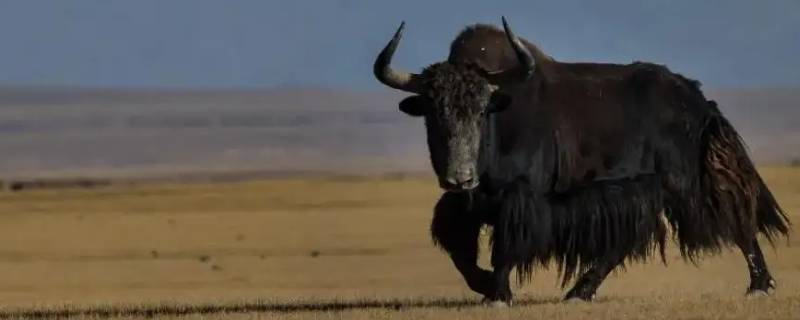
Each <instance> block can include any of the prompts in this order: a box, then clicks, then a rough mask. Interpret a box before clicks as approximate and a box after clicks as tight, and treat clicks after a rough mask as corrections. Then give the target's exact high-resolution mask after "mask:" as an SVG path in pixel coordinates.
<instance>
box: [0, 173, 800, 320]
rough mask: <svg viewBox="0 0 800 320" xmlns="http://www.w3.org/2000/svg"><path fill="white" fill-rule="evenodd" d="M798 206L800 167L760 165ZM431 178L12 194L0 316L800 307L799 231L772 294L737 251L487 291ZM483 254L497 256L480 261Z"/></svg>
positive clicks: (570, 313)
mask: <svg viewBox="0 0 800 320" xmlns="http://www.w3.org/2000/svg"><path fill="white" fill-rule="evenodd" d="M761 171H762V173H763V175H764V176H765V178H766V179H767V182H768V184H769V185H770V187H771V188H772V189H773V191H774V192H775V193H776V196H777V197H778V199H779V201H780V202H781V204H782V205H783V206H784V207H785V208H786V209H787V210H788V211H789V213H790V214H792V218H793V221H798V220H800V219H798V218H797V217H798V216H797V215H795V214H794V213H796V212H798V209H800V169H791V168H763V169H762V170H761ZM438 194H439V191H438V190H437V189H436V185H435V183H434V182H433V181H432V180H430V179H426V178H406V179H378V178H375V179H370V178H365V179H346V178H316V179H309V178H304V179H282V180H266V181H258V182H244V183H229V184H192V185H179V184H174V185H148V186H132V187H124V186H120V187H112V188H108V189H97V190H63V191H58V190H51V191H36V192H28V193H3V194H0V217H2V219H3V223H2V224H0V243H2V245H0V318H15V317H63V316H74V317H79V318H105V317H131V318H138V317H149V316H159V317H164V318H182V319H183V318H189V319H195V318H197V319H208V318H225V319H230V318H234V319H253V318H256V319H261V318H266V319H271V318H290V319H298V318H303V319H305V318H322V319H328V318H337V319H338V318H346V319H350V318H353V319H372V318H414V319H418V318H422V319H425V318H427V319H444V318H467V319H482V318H497V317H500V318H509V319H515V318H521V317H526V318H531V317H535V318H552V319H572V318H588V317H592V318H653V319H661V318H664V319H666V318H726V319H727V318H769V319H774V318H798V317H800V250H798V249H797V244H798V243H800V242H798V240H796V239H791V240H790V241H788V242H791V244H793V245H790V246H787V243H786V241H784V242H781V243H778V246H777V249H776V250H772V249H766V253H767V259H768V261H769V264H770V266H771V268H772V271H773V273H774V275H775V277H776V278H777V280H778V282H779V289H778V294H777V296H775V297H771V298H767V299H762V300H757V301H747V300H745V299H744V298H743V297H742V294H743V293H744V290H745V288H746V286H747V284H748V280H747V273H746V268H745V265H744V261H743V259H742V258H741V256H740V255H739V253H738V252H736V251H731V252H726V253H723V254H722V255H720V256H716V257H709V258H707V259H704V260H703V262H702V263H701V264H700V266H699V267H695V266H692V265H691V264H687V263H684V262H683V261H682V260H681V259H680V257H679V256H678V255H677V253H676V252H675V251H674V250H671V251H670V254H669V265H668V266H663V265H661V264H659V263H651V264H647V265H632V266H630V267H629V268H628V270H627V271H625V272H619V273H616V274H614V275H612V277H611V278H610V279H609V280H608V281H607V282H606V283H605V284H604V286H603V287H602V288H601V289H600V292H599V301H598V302H597V303H592V304H585V305H564V304H561V303H558V301H559V299H560V297H561V295H562V294H563V292H562V290H561V289H560V288H558V287H557V286H556V276H555V274H554V272H552V271H541V272H538V273H537V275H536V276H535V278H534V281H533V283H531V284H528V285H525V286H523V287H521V288H515V291H516V293H517V297H518V302H517V306H515V307H513V308H510V309H506V310H492V309H486V308H484V307H482V306H479V305H476V304H477V301H478V299H479V297H477V296H476V295H474V294H473V293H471V292H470V291H469V290H468V289H467V288H466V286H465V285H464V284H463V282H462V280H461V278H460V276H459V275H458V273H457V272H456V271H455V269H454V268H453V267H452V266H451V265H450V262H449V260H448V258H447V257H446V256H445V255H444V254H442V253H441V252H439V251H438V250H437V249H436V248H434V247H433V246H432V244H431V243H430V240H429V236H428V234H427V233H428V232H427V229H428V224H429V221H430V214H431V208H432V206H433V203H434V202H435V200H436V198H437V197H438ZM483 262H484V263H485V261H483Z"/></svg>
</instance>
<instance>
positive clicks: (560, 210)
mask: <svg viewBox="0 0 800 320" xmlns="http://www.w3.org/2000/svg"><path fill="white" fill-rule="evenodd" d="M504 193H505V194H504V195H503V199H504V200H503V205H502V207H501V210H500V212H499V214H498V217H497V221H496V223H495V225H494V233H493V238H492V239H493V251H494V252H493V258H494V257H501V258H500V259H510V260H511V261H512V263H513V264H514V265H515V266H516V267H517V272H518V280H519V281H520V282H523V281H526V280H528V279H529V278H530V276H531V274H532V272H533V269H534V268H535V267H536V266H537V265H541V266H548V265H549V263H550V262H551V261H555V262H556V264H557V266H558V269H559V272H560V274H561V276H562V285H566V284H567V283H568V282H569V281H570V280H571V279H572V278H573V277H574V276H575V275H576V274H578V273H582V272H585V271H586V270H588V269H589V268H591V267H592V266H593V265H594V264H596V263H598V262H600V261H601V260H602V259H609V258H611V259H629V260H645V259H646V258H648V257H650V256H652V254H653V253H655V252H659V253H660V254H661V257H662V259H663V256H664V244H665V241H666V226H665V224H664V222H663V219H662V218H661V216H660V214H659V213H660V211H661V208H662V194H661V187H660V182H659V179H658V177H657V176H655V175H646V176H639V177H636V178H632V179H620V180H613V181H611V180H609V181H604V182H600V183H597V184H593V185H591V186H587V187H585V188H582V189H576V190H572V191H570V192H569V193H565V194H536V193H535V192H534V191H533V190H531V189H530V188H529V186H528V184H526V183H524V182H520V183H516V184H514V185H513V187H511V189H509V190H506V191H505V192H504ZM506 261H507V260H506ZM493 262H495V261H493ZM497 262H499V261H497Z"/></svg>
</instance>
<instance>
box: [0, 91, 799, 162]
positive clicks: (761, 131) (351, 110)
mask: <svg viewBox="0 0 800 320" xmlns="http://www.w3.org/2000/svg"><path fill="white" fill-rule="evenodd" d="M706 91H707V96H708V97H709V98H711V99H714V100H717V101H718V102H719V105H720V108H721V109H722V111H723V112H724V113H725V114H726V115H727V116H728V117H729V119H730V120H731V121H732V122H733V123H734V125H735V126H736V128H737V129H738V130H739V132H740V133H741V135H742V136H743V137H744V139H745V141H746V142H747V144H748V146H749V147H750V151H751V153H752V155H753V158H754V159H755V161H757V162H758V163H759V164H762V165H779V164H790V163H792V162H793V161H794V162H798V161H800V108H798V107H797V103H798V101H800V90H794V89H790V88H772V89H770V88H763V89H707V90H706ZM0 97H2V98H1V99H0V101H1V102H2V103H1V105H0V133H2V135H0V150H2V155H3V161H0V177H8V178H32V177H36V178H63V177H78V176H80V177H134V176H135V177H141V176H171V177H180V176H181V175H183V176H192V175H198V174H202V173H213V174H219V175H234V174H235V172H242V171H243V172H248V173H249V174H253V173H261V174H263V175H287V174H301V173H306V174H308V173H361V174H375V173H393V172H417V173H425V172H428V171H429V164H428V160H427V149H426V146H425V135H424V134H425V133H424V129H423V124H422V120H420V119H416V118H411V117H407V116H405V115H404V114H402V113H401V112H399V111H398V110H397V102H399V101H400V99H402V97H403V94H402V93H392V92H383V91H354V90H334V89H320V88H310V87H279V88H273V89H268V90H267V89H265V90H167V89H161V90H156V89H150V90H146V89H118V90H108V89H63V88H62V89H53V88H2V89H0Z"/></svg>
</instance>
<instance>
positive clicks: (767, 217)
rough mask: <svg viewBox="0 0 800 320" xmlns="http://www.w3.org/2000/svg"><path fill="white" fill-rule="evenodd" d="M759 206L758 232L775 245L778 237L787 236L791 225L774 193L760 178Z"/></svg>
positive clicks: (757, 212)
mask: <svg viewBox="0 0 800 320" xmlns="http://www.w3.org/2000/svg"><path fill="white" fill-rule="evenodd" d="M758 186H759V190H758V191H759V192H758V206H757V208H756V220H757V224H758V231H759V232H761V234H763V235H764V237H766V238H767V240H769V242H770V244H773V245H774V240H775V238H776V237H778V236H784V237H785V236H787V235H788V234H789V228H790V226H791V223H790V222H789V218H788V217H787V216H786V212H785V211H783V208H781V206H780V205H778V202H777V201H775V197H774V196H773V195H772V192H770V191H769V189H767V185H766V184H764V181H763V180H762V179H761V177H760V176H759V177H758Z"/></svg>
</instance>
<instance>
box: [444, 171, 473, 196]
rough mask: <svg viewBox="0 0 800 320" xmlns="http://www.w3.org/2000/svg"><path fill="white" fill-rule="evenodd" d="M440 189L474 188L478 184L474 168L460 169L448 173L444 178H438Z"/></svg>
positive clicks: (462, 189) (464, 189)
mask: <svg viewBox="0 0 800 320" xmlns="http://www.w3.org/2000/svg"><path fill="white" fill-rule="evenodd" d="M440 180H441V181H440V185H441V187H442V189H445V190H447V191H467V190H472V189H475V188H476V187H477V186H478V184H479V183H480V182H479V181H478V177H477V175H476V174H475V170H474V169H471V168H470V169H466V168H465V169H461V170H456V171H454V172H452V173H450V174H448V175H447V176H446V177H444V179H440Z"/></svg>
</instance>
